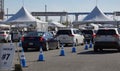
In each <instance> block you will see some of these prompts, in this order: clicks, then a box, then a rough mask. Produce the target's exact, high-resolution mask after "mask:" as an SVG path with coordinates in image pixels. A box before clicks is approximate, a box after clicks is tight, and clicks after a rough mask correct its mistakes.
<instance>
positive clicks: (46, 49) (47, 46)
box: [45, 42, 49, 51]
mask: <svg viewBox="0 0 120 71" xmlns="http://www.w3.org/2000/svg"><path fill="white" fill-rule="evenodd" d="M48 50H49V45H48V42H46V43H45V51H48Z"/></svg>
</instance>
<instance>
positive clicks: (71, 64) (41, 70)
mask: <svg viewBox="0 0 120 71" xmlns="http://www.w3.org/2000/svg"><path fill="white" fill-rule="evenodd" d="M71 49H72V46H67V47H65V48H64V51H65V56H59V55H60V49H56V50H49V51H44V52H43V55H44V58H45V61H38V56H39V54H40V52H39V51H28V52H25V57H26V61H27V62H26V63H27V66H28V67H24V68H23V71H119V69H120V67H119V65H120V52H118V51H117V50H104V51H102V52H94V51H93V48H89V49H88V50H84V45H83V46H81V45H80V46H77V47H76V50H77V52H76V53H72V52H71ZM15 55H16V56H15V59H14V64H15V63H17V62H18V61H17V59H18V57H17V53H16V54H15Z"/></svg>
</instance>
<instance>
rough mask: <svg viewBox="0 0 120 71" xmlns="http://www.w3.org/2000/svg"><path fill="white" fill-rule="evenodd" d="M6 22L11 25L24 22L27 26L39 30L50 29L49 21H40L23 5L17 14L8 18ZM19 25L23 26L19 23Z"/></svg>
mask: <svg viewBox="0 0 120 71" xmlns="http://www.w3.org/2000/svg"><path fill="white" fill-rule="evenodd" d="M6 23H7V24H9V25H16V27H17V26H18V25H19V24H24V25H25V26H24V27H26V28H31V27H32V28H34V29H35V30H39V31H47V30H48V23H47V22H43V21H40V20H38V19H36V18H35V17H33V16H32V15H31V14H30V13H29V12H28V11H27V9H26V8H25V7H22V8H21V9H20V10H19V11H18V12H17V13H16V14H15V15H13V16H12V17H11V18H9V19H8V20H6ZM19 27H21V26H20V25H19ZM22 27H23V26H22Z"/></svg>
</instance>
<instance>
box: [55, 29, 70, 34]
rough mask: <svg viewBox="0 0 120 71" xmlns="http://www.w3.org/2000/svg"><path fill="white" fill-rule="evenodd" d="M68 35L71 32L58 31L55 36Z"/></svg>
mask: <svg viewBox="0 0 120 71" xmlns="http://www.w3.org/2000/svg"><path fill="white" fill-rule="evenodd" d="M61 34H62V35H66V34H67V35H69V34H72V33H71V30H59V31H58V32H57V35H61Z"/></svg>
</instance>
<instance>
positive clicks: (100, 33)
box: [97, 29, 116, 35]
mask: <svg viewBox="0 0 120 71" xmlns="http://www.w3.org/2000/svg"><path fill="white" fill-rule="evenodd" d="M115 34H116V31H115V30H113V29H110V30H98V32H97V35H115Z"/></svg>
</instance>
